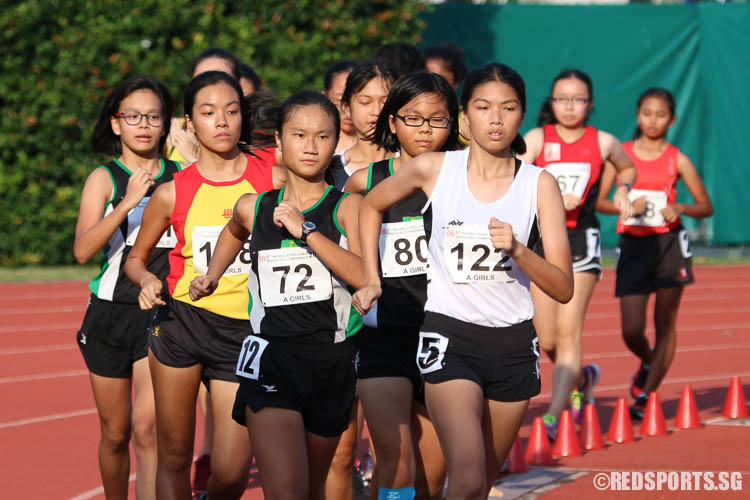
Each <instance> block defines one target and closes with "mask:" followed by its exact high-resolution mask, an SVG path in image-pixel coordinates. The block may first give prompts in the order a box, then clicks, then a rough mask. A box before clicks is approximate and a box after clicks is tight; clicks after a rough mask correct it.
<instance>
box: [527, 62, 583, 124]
mask: <svg viewBox="0 0 750 500" xmlns="http://www.w3.org/2000/svg"><path fill="white" fill-rule="evenodd" d="M565 78H575V79H577V80H581V81H582V82H583V83H585V84H586V87H587V88H588V90H589V101H593V100H594V82H592V81H591V77H590V76H589V75H587V74H586V73H584V72H583V71H581V70H578V69H564V70H562V71H561V72H560V73H558V75H557V76H556V77H555V79H554V80H552V86H551V87H550V89H549V93H550V95H549V96H547V98H546V99H544V102H543V103H542V107H541V109H540V110H539V118H538V119H537V126H539V127H542V126H544V125H547V124H548V123H557V119H556V118H555V113H554V112H553V111H552V100H551V99H552V90H553V89H554V88H555V84H556V83H557V81H558V80H563V79H565ZM591 111H593V108H592V109H590V110H589V114H591ZM586 119H588V115H587V116H586Z"/></svg>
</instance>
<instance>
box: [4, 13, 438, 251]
mask: <svg viewBox="0 0 750 500" xmlns="http://www.w3.org/2000/svg"><path fill="white" fill-rule="evenodd" d="M423 8H424V5H422V4H419V3H417V2H415V1H407V0H391V1H387V0H328V1H313V0H289V1H287V2H269V1H261V0H255V1H253V0H235V1H231V0H229V1H228V0H214V1H210V2H193V1H188V0H169V1H156V0H141V1H140V2H138V6H137V7H134V6H133V4H132V3H130V2H121V1H113V0H81V1H79V2H68V1H65V0H27V1H21V2H15V5H13V6H9V7H4V8H3V9H2V11H0V27H2V29H1V30H0V47H2V49H0V51H1V52H0V54H2V57H0V69H1V70H0V109H1V113H0V236H2V237H0V265H23V264H42V265H53V264H55V265H59V264H69V263H73V262H74V259H73V254H72V245H73V236H74V229H75V220H76V216H77V211H78V203H79V197H80V191H81V187H82V186H83V182H84V180H85V178H86V176H87V175H88V174H89V172H91V170H92V169H93V168H94V167H95V166H96V165H98V164H100V163H102V162H104V161H106V160H107V158H103V157H97V156H96V155H94V154H93V153H91V151H90V146H89V144H90V137H91V131H92V127H93V124H94V122H95V120H96V117H97V114H98V112H99V108H100V106H101V104H102V102H103V99H104V97H105V96H106V94H107V92H108V91H109V90H110V89H111V88H112V87H113V86H114V85H115V84H116V83H117V82H118V81H120V80H121V79H122V78H124V77H126V76H129V75H134V74H151V75H154V76H155V77H157V78H159V79H160V80H161V81H163V82H164V83H165V84H166V85H167V87H169V89H170V90H171V91H172V93H173V95H174V97H175V99H176V100H178V101H179V99H180V96H181V89H182V88H183V87H184V85H185V84H186V83H187V81H188V76H187V74H186V68H187V67H188V65H189V63H190V61H191V59H192V58H193V57H194V56H195V55H196V54H198V53H199V52H201V51H202V50H204V49H206V48H209V47H214V46H216V47H223V48H227V49H230V50H232V51H233V52H235V53H236V54H237V56H238V57H239V58H240V59H241V60H242V61H243V62H248V63H250V64H251V65H252V66H253V67H255V69H256V71H257V72H258V74H259V75H260V76H261V77H262V78H263V79H264V81H265V82H266V85H267V86H268V87H270V88H274V89H277V90H279V92H280V93H281V94H282V96H283V95H286V94H289V93H291V92H293V91H296V90H301V89H304V88H321V87H322V77H323V72H324V71H325V68H326V67H327V66H328V65H329V64H330V63H332V62H334V61H336V60H338V59H343V58H348V59H357V60H361V59H364V58H367V57H369V56H370V55H371V54H372V53H373V52H374V51H375V50H376V49H377V48H378V47H379V46H380V45H382V44H383V43H386V42H393V41H405V42H411V43H417V42H418V41H419V40H420V33H421V32H422V30H423V28H424V22H423V21H421V20H420V19H419V17H418V16H419V14H420V12H421V11H422V9H423Z"/></svg>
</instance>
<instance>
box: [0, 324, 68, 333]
mask: <svg viewBox="0 0 750 500" xmlns="http://www.w3.org/2000/svg"><path fill="white" fill-rule="evenodd" d="M80 327H81V323H63V324H56V325H33V324H32V325H29V324H25V325H19V326H7V325H3V326H0V333H24V332H34V333H49V332H59V331H62V330H67V331H72V332H75V331H78V329H79V328H80Z"/></svg>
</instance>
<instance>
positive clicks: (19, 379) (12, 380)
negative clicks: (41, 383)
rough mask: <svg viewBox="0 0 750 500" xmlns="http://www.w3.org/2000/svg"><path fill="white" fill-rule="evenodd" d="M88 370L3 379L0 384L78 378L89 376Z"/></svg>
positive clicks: (0, 379)
mask: <svg viewBox="0 0 750 500" xmlns="http://www.w3.org/2000/svg"><path fill="white" fill-rule="evenodd" d="M88 374H89V371H88V370H71V371H67V372H52V373H38V374H36V375H22V376H19V377H2V378H0V384H12V383H15V382H30V381H32V380H48V379H53V378H62V377H78V376H80V375H88Z"/></svg>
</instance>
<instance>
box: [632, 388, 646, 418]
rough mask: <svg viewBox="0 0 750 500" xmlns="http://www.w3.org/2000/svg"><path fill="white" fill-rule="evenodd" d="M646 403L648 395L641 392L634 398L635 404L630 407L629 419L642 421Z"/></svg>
mask: <svg viewBox="0 0 750 500" xmlns="http://www.w3.org/2000/svg"><path fill="white" fill-rule="evenodd" d="M647 403H648V394H646V393H645V392H642V393H640V394H639V395H638V397H636V398H635V403H633V406H631V407H630V418H632V419H633V420H643V415H644V414H645V413H646V404H647Z"/></svg>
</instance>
